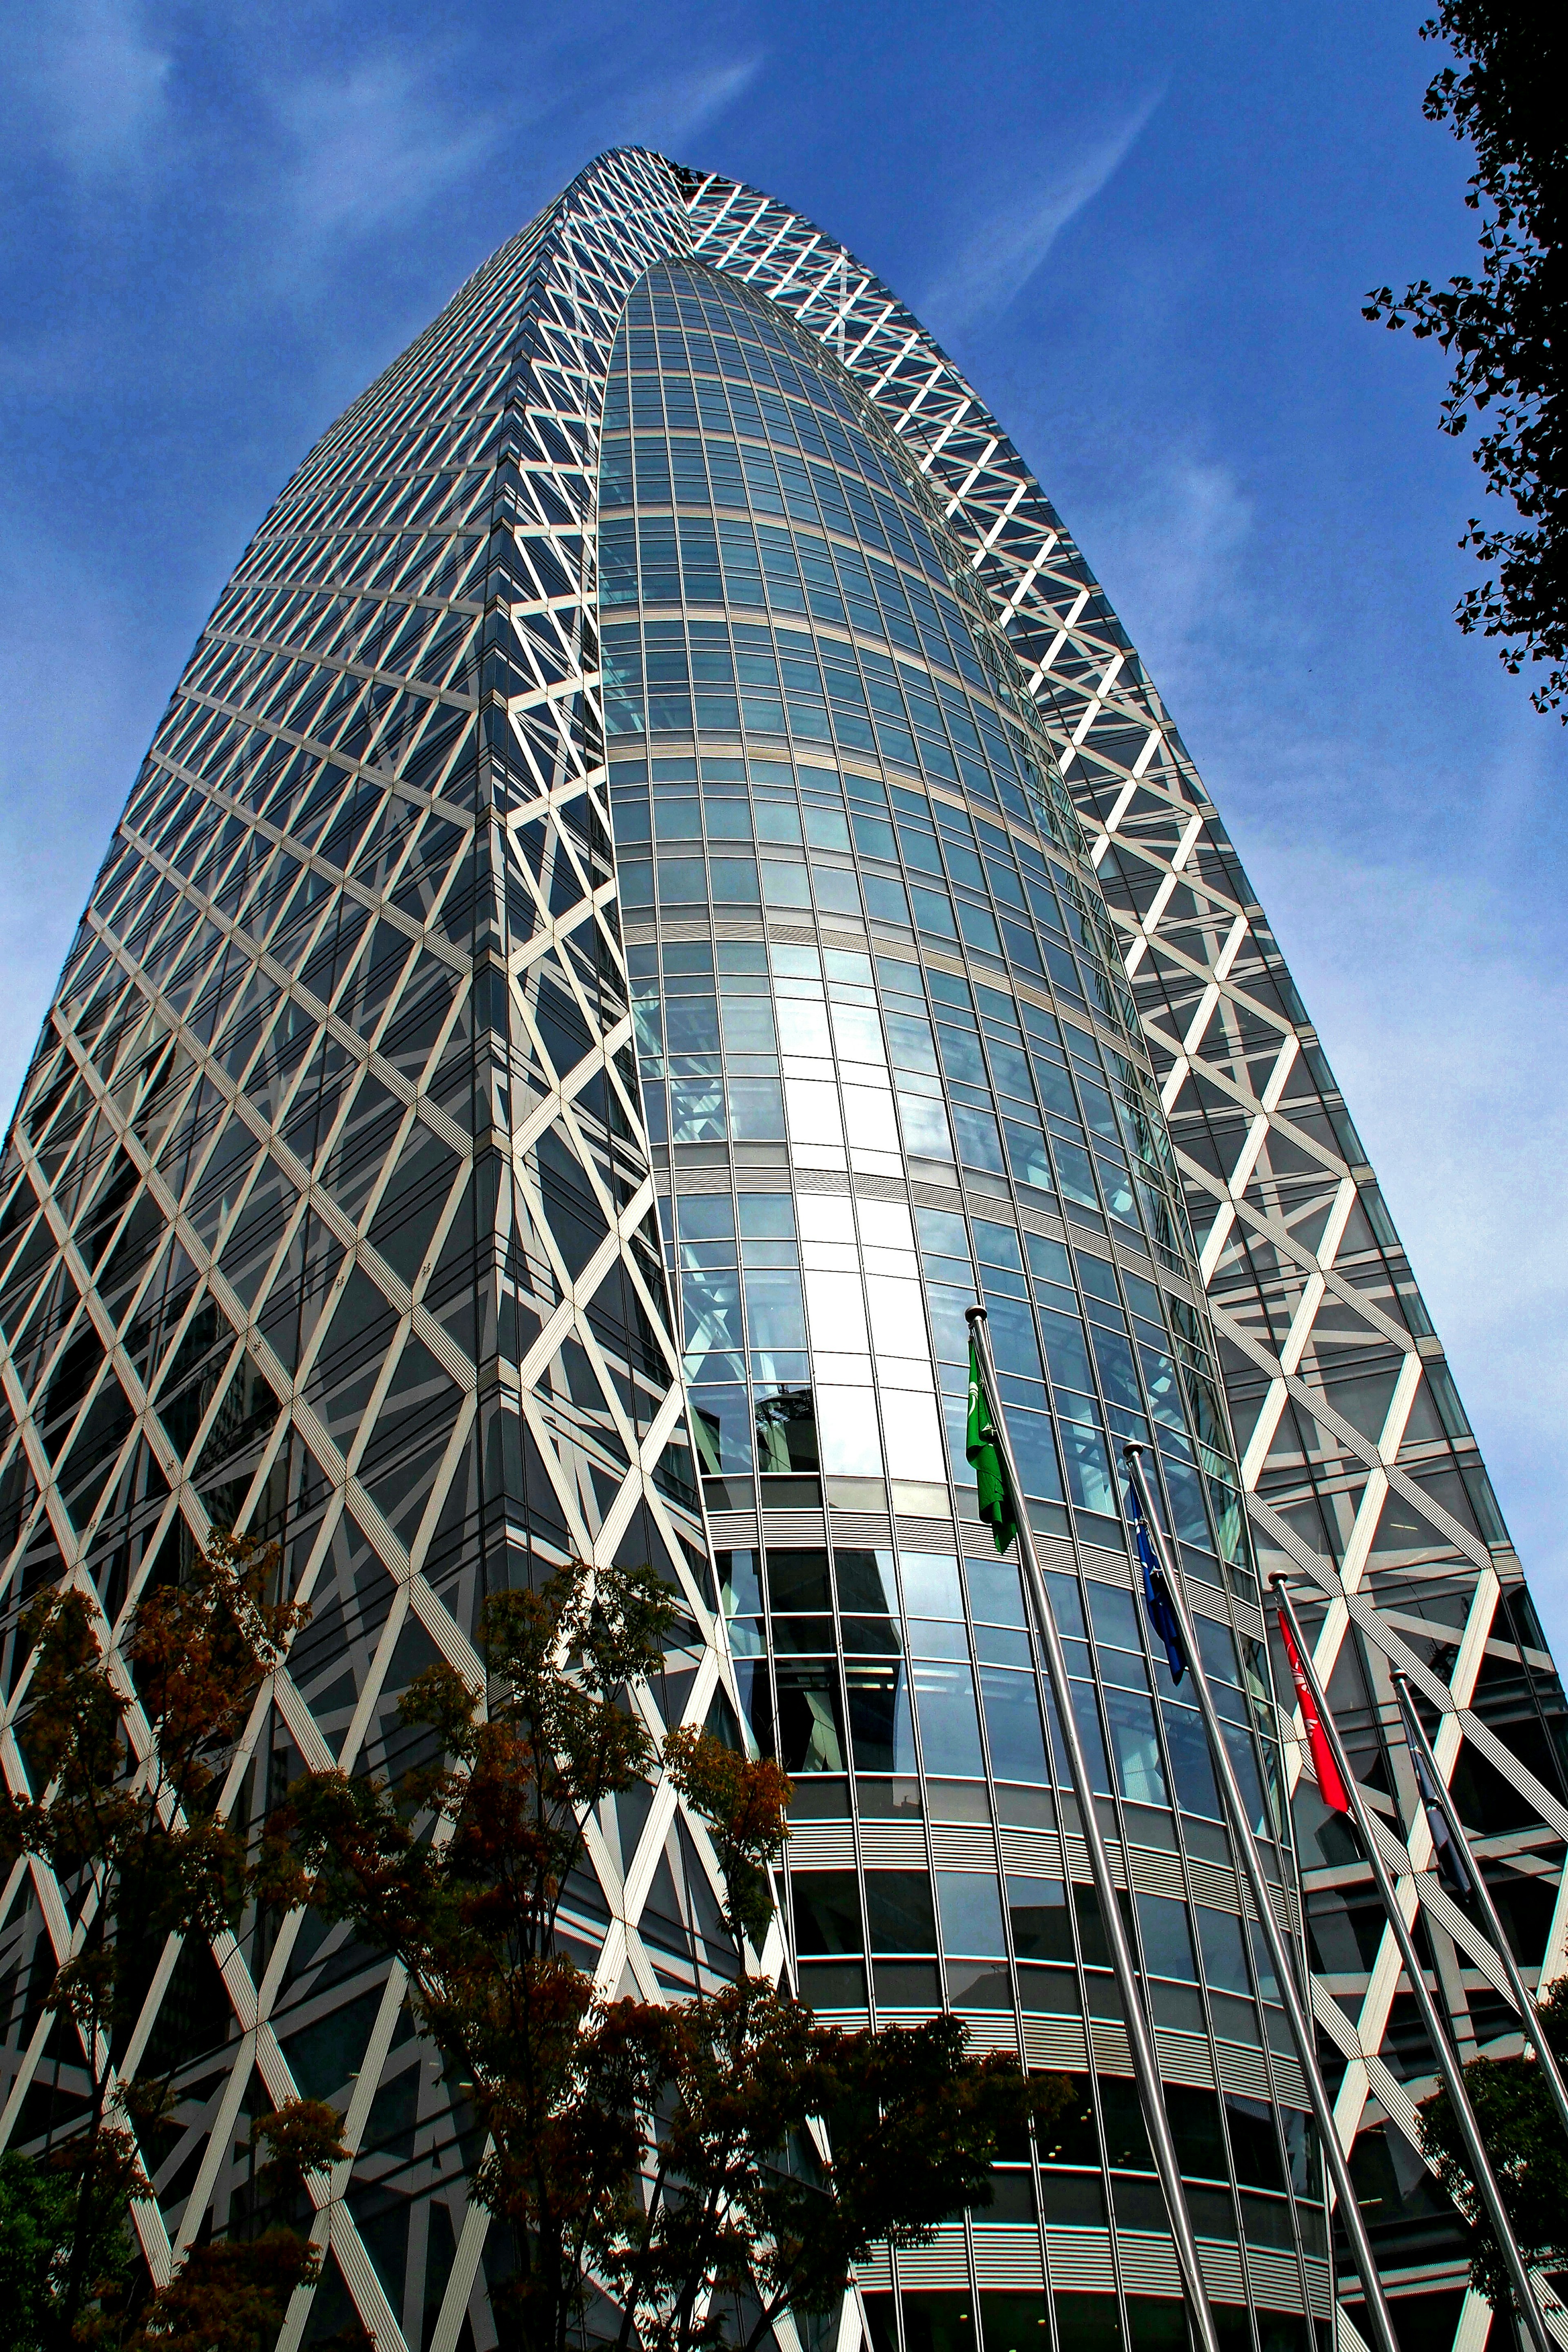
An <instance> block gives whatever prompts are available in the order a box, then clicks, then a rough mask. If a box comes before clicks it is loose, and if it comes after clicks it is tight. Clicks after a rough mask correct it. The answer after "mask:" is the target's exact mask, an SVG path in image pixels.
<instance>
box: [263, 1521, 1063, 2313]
mask: <svg viewBox="0 0 1568 2352" xmlns="http://www.w3.org/2000/svg"><path fill="white" fill-rule="evenodd" d="M675 1630H676V1620H675V1614H674V1611H673V1608H672V1606H671V1602H670V1598H669V1595H668V1591H667V1590H666V1588H665V1587H664V1586H663V1585H662V1584H661V1583H660V1582H659V1581H658V1579H657V1578H656V1577H655V1576H653V1575H652V1573H651V1572H650V1571H648V1570H631V1571H622V1570H606V1569H597V1570H594V1569H590V1568H588V1567H586V1566H584V1564H583V1563H581V1562H578V1563H574V1564H573V1565H571V1566H569V1567H567V1568H564V1569H562V1570H559V1571H558V1572H557V1573H556V1574H554V1575H553V1576H552V1577H551V1578H550V1579H549V1580H547V1581H546V1582H544V1583H543V1584H542V1586H541V1587H540V1588H539V1589H538V1590H537V1591H515V1592H505V1593H499V1594H495V1595H492V1597H491V1598H490V1600H489V1601H488V1602H487V1604H486V1607H485V1610H484V1612H483V1615H482V1618H481V1622H480V1626H479V1648H480V1651H481V1654H482V1655H483V1658H484V1662H485V1666H486V1669H487V1676H486V1685H485V1687H484V1688H483V1689H481V1690H476V1689H471V1688H470V1687H469V1685H468V1684H467V1683H466V1682H465V1681H464V1680H463V1678H462V1677H461V1676H460V1675H458V1674H457V1673H455V1672H454V1671H453V1670H452V1669H451V1668H450V1667H449V1666H447V1665H438V1666H435V1667H432V1668H430V1669H429V1670H428V1671H427V1672H426V1674H424V1675H421V1676H420V1677H419V1678H418V1679H417V1680H416V1683H415V1684H414V1685H412V1687H411V1688H410V1689H409V1691H408V1692H407V1694H406V1695H405V1698H404V1700H403V1702H402V1713H403V1717H404V1720H405V1722H407V1723H410V1724H416V1725H422V1726H424V1727H426V1728H427V1729H428V1730H429V1731H431V1732H433V1733H434V1734H435V1735H436V1739H435V1745H436V1747H437V1749H438V1751H439V1752H438V1754H437V1757H436V1759H434V1760H432V1761H431V1762H429V1763H427V1764H426V1765H424V1766H423V1767H421V1768H420V1769H416V1770H414V1771H412V1772H410V1773H409V1774H408V1775H407V1776H406V1777H405V1780H404V1781H403V1783H402V1785H401V1787H400V1788H399V1789H398V1790H392V1789H390V1788H388V1787H387V1786H386V1784H385V1783H384V1782H382V1781H379V1780H350V1779H348V1778H347V1777H346V1776H345V1775H343V1774H342V1773H337V1772H316V1773H310V1774H308V1775H306V1776H305V1778H304V1779H302V1780H299V1781H297V1782H296V1783H295V1784H294V1786H293V1788H292V1789H291V1790H289V1797H288V1801H287V1803H286V1804H285V1806H284V1807H283V1808H282V1809H281V1810H280V1811H279V1813H278V1814H277V1815H276V1816H275V1818H274V1820H273V1822H272V1824H271V1828H270V1832H269V1835H270V1843H271V1853H272V1862H271V1866H270V1879H269V1882H268V1886H269V1891H270V1893H271V1895H273V1897H274V1898H275V1899H276V1900H278V1901H279V1902H286V1903H291V1902H310V1903H314V1904H316V1905H317V1906H320V1907H321V1909H323V1910H324V1911H325V1912H326V1913H327V1915H328V1916H331V1917H334V1918H342V1919H348V1920H352V1922H353V1927H354V1929H355V1932H356V1933H357V1934H358V1935H360V1936H362V1937H364V1938H365V1939H366V1940H367V1941H369V1942H371V1943H373V1944H376V1945H378V1946H380V1947H381V1948H383V1949H384V1950H387V1951H390V1952H394V1953H395V1954H396V1956H397V1958H399V1959H400V1960H401V1961H402V1963H403V1965H404V1967H405V1969H406V1970H407V1972H408V1980H409V1995H410V1999H411V2000H412V2002H413V2005H414V2008H415V2011H416V2016H417V2018H418V2021H419V2023H420V2025H421V2026H422V2027H423V2029H424V2031H425V2032H426V2033H428V2035H429V2036H430V2038H431V2040H432V2041H433V2042H435V2043H436V2044H437V2047H438V2048H439V2049H440V2051H441V2052H442V2053H443V2055H444V2057H445V2058H446V2060H447V2065H448V2069H449V2073H450V2078H451V2080H452V2082H453V2083H454V2084H455V2086H457V2088H458V2091H459V2093H460V2094H461V2095H465V2096H467V2097H468V2098H471V2100H472V2101H473V2104H474V2106H475V2108H476V2110H477V2116H478V2120H479V2124H480V2125H481V2126H482V2130H481V2132H480V2133H479V2134H478V2135H476V2136H475V2138H476V2145H477V2144H478V2143H479V2142H480V2141H482V2142H483V2144H484V2145H483V2152H482V2154H481V2155H480V2156H479V2158H478V2160H477V2162H476V2164H475V2167H474V2169H473V2172H472V2175H471V2185H472V2189H473V2194H474V2195H475V2197H476V2198H477V2200H479V2202H480V2203H481V2204H482V2205H484V2206H486V2207H487V2208H488V2209H489V2211H490V2212H491V2213H492V2214H494V2215H495V2216H497V2218H498V2219H500V2220H501V2221H504V2222H506V2223H507V2224H508V2225H509V2227H510V2238H511V2243H512V2247H513V2249H514V2254H515V2267H514V2269H513V2272H512V2274H511V2276H510V2279H509V2280H507V2281H505V2282H503V2283H502V2284H500V2285H499V2286H498V2287H497V2288H496V2289H495V2308H496V2314H497V2318H498V2321H499V2322H500V2326H501V2327H502V2329H503V2331H505V2333H504V2336H503V2340H504V2341H509V2342H511V2343H515V2344H517V2345H520V2346H521V2347H525V2348H526V2352H565V2348H566V2347H567V2346H568V2344H570V2343H571V2342H572V2341H573V2340H574V2338H575V2336H577V2334H578V2333H579V2331H580V2329H581V2326H582V2323H583V2319H584V2313H585V2311H586V2308H587V2305H588V2303H589V2301H590V2298H591V2296H592V2294H593V2282H595V2281H597V2282H598V2283H599V2284H600V2285H601V2286H602V2287H603V2288H605V2289H606V2290H607V2291H608V2292H609V2294H611V2295H612V2297H613V2298H614V2300H615V2302H616V2304H617V2305H618V2306H619V2310H620V2314H621V2318H620V2323H619V2324H620V2338H619V2340H620V2347H621V2352H629V2347H633V2346H636V2347H638V2352H702V2347H715V2346H718V2345H721V2344H724V2345H731V2346H733V2347H737V2352H741V2347H756V2346H758V2345H760V2344H761V2343H763V2341H764V2340H765V2339H766V2337H767V2336H768V2334H769V2332H770V2329H771V2326H772V2323H773V2320H774V2319H775V2318H776V2317H777V2316H778V2315H779V2314H780V2312H782V2311H783V2310H784V2309H785V2308H786V2307H791V2308H794V2309H795V2310H796V2311H799V2312H803V2313H804V2312H807V2311H822V2310H826V2309H830V2308H832V2307H833V2306H834V2305H836V2303H837V2300H838V2297H839V2296H840V2295H841V2294H842V2293H843V2291H844V2288H845V2285H846V2284H847V2280H848V2277H849V2274H850V2271H851V2268H852V2266H853V2264H854V2263H856V2262H857V2261H858V2260H859V2259H861V2258H863V2257H864V2255H865V2254H866V2253H867V2252H868V2251H869V2249H870V2247H871V2245H872V2244H873V2243H874V2242H876V2241H878V2240H880V2239H891V2240H892V2241H893V2242H895V2243H898V2244H903V2245H909V2244H913V2243H917V2242H921V2241H922V2240H924V2239H928V2238H929V2237H930V2235H931V2232H932V2231H934V2229H935V2228H936V2226H937V2224H938V2223H939V2222H940V2221H942V2220H943V2219H944V2218H946V2217H947V2216H948V2215H950V2214H952V2213H953V2212H954V2211H956V2210H960V2209H962V2208H963V2206H965V2205H976V2204H985V2203H988V2202H989V2201H990V2196H991V2179H990V2175H991V2167H992V2164H993V2161H994V2158H995V2155H996V2150H997V2146H998V2140H999V2136H1001V2135H1009V2136H1011V2135H1013V2134H1016V2132H1017V2130H1018V2129H1019V2128H1020V2127H1023V2126H1026V2123H1027V2120H1028V2117H1029V2116H1030V2114H1031V2113H1033V2112H1038V2113H1041V2114H1046V2113H1052V2112H1054V2111H1055V2108H1056V2106H1057V2105H1058V2104H1059V2103H1060V2100H1061V2097H1062V2095H1063V2093H1062V2086H1061V2084H1060V2083H1059V2082H1058V2079H1057V2078H1054V2077H1052V2078H1048V2079H1047V2078H1037V2079H1036V2081H1035V2082H1034V2084H1028V2083H1026V2079H1025V2077H1024V2076H1023V2074H1021V2073H1020V2071H1019V2069H1018V2067H1017V2065H1016V2062H1015V2061H1013V2060H1010V2059H1005V2058H1003V2057H1001V2056H999V2055H988V2056H985V2057H982V2058H972V2057H971V2056H969V2055H968V2053H967V2052H966V2049H965V2046H964V2043H965V2036H964V2032H963V2027H962V2026H961V2025H960V2024H959V2023H958V2022H957V2021H956V2020H953V2019H951V2018H939V2019H935V2020H933V2021H931V2023H929V2024H927V2025H923V2026H920V2027H918V2028H915V2029H913V2030H912V2031H908V2032H904V2031H890V2032H881V2033H879V2034H871V2033H859V2034H845V2033H840V2032H836V2031H834V2030H832V2029H830V2028H827V2027H825V2026H821V2025H819V2024H818V2023H817V2021H816V2019H815V2017H814V2016H813V2014H812V2012H811V2011H809V2010H808V2009H806V2008H805V2006H804V2004H803V2003H802V2002H800V2001H799V2000H796V1999H795V1997H794V1996H793V1995H792V1994H791V1993H790V1992H789V1990H787V1988H784V1987H780V1986H777V1985H775V1984H774V1983H773V1980H772V1979H771V1978H770V1977H767V1976H764V1975H763V1974H762V1973H761V1972H760V1970H759V1969H757V1968H756V1966H755V1960H756V1956H757V1953H758V1952H759V1950H760V1949H761V1948H762V1947H763V1944H764V1943H765V1942H766V1940H767V1937H768V1933H769V1930H770V1927H772V1924H773V1893H772V1887H771V1884H770V1880H769V1867H770V1865H771V1864H773V1862H774V1861H775V1860H776V1859H777V1857H778V1855H779V1854H780V1853H781V1852H782V1850H783V1846H784V1840H785V1837H786V1835H787V1833H788V1832H787V1823H786V1821H785V1815H784V1808H785V1806H786V1804H787V1802H788V1801H789V1798H790V1795H791V1793H792V1791H791V1788H790V1783H789V1781H788V1780H786V1779H785V1778H784V1775H783V1773H782V1772H781V1771H780V1770H779V1769H778V1767H777V1766H776V1765H775V1764H774V1763H773V1762H772V1761H770V1760H769V1759H766V1758H761V1759H759V1758H748V1757H746V1756H743V1755H741V1754H739V1753H737V1752H736V1751H735V1750H734V1749H732V1748H728V1747H726V1746H724V1745H723V1743H722V1742H721V1741H719V1740H718V1739H715V1738H713V1737H712V1736H711V1735H710V1734H709V1733H707V1732H704V1731H700V1730H697V1729H694V1728H691V1727H684V1728H681V1729H679V1730H677V1731H675V1732H673V1733H671V1734H670V1735H669V1736H668V1738H667V1739H666V1741H665V1743H664V1748H663V1757H664V1761H665V1764H666V1767H667V1769H668V1774H669V1777H670V1779H671V1780H673V1782H674V1783H675V1785H676V1787H677V1788H678V1789H679V1790H681V1792H682V1793H683V1794H684V1795H685V1797H686V1798H687V1800H688V1802H689V1806H690V1808H691V1810H692V1811H693V1812H694V1813H695V1814H696V1815H698V1816H699V1817H700V1820H701V1821H702V1822H705V1823H706V1824H707V1827H708V1831H709V1833H710V1838H711V1841H712V1845H713V1850H714V1853H715V1858H716V1860H717V1862H718V1864H719V1867H720V1871H721V1876H722V1880H723V1884H724V1886H725V1890H726V1894H725V1905H724V1916H725V1921H726V1925H727V1927H728V1928H729V1931H730V1935H731V1938H732V1942H733V1950H732V1952H731V1953H730V1954H728V1955H726V1954H724V1953H723V1952H718V1953H714V1952H708V1953H706V1954H704V1953H703V1952H702V1951H700V1949H696V1948H694V1951H693V1956H692V1957H693V1961H694V1964H695V1967H696V1976H697V1990H696V1993H695V1995H694V1997H692V1998H690V1999H689V2000H681V2001H676V2002H662V2001H645V2000H636V1999H623V2000H605V1999H603V1998H601V1997H600V1996H599V1995H597V1994H596V1993H595V1986H594V1980H593V1979H592V1977H591V1976H589V1975H588V1974H587V1973H586V1971H585V1970H584V1969H583V1968H582V1967H581V1966H580V1965H579V1964H578V1962H577V1960H576V1959H575V1958H574V1957H573V1956H572V1953H571V1952H570V1951H569V1950H568V1949H566V1948H564V1946H563V1935H562V1931H561V1914H562V1908H563V1903H564V1902H565V1900H566V1899H567V1895H568V1889H569V1883H570V1881H571V1878H572V1875H573V1874H574V1871H576V1870H577V1869H578V1867H579V1865H580V1864H582V1862H583V1860H584V1852H585V1846H586V1842H587V1837H588V1832H589V1824H590V1823H591V1822H592V1818H593V1815H594V1813H595V1811H596V1810H597V1809H598V1808H599V1807H601V1806H602V1805H604V1804H605V1803H606V1802H607V1801H609V1800H611V1799H613V1798H614V1797H615V1796H616V1795H617V1794H619V1793H621V1792H624V1791H629V1790H632V1789H634V1788H637V1787H638V1786H640V1785H641V1784H643V1783H645V1782H647V1780H650V1779H651V1778H653V1777H654V1775H655V1773H656V1771H657V1769H658V1760H659V1758H658V1750H657V1749H656V1748H655V1745H654V1741H653V1738H652V1736H651V1734H650V1732H649V1731H648V1729H647V1726H646V1724H645V1721H644V1717H643V1715H642V1712H641V1710H640V1707H639V1705H638V1698H637V1689H638V1685H639V1684H641V1683H642V1682H644V1681H646V1680H647V1679H648V1678H649V1677H650V1676H652V1675H656V1674H658V1672H660V1671H661V1669H662V1666H663V1663H664V1651H665V1648H666V1646H667V1644H668V1641H669V1640H670V1638H671V1636H672V1634H673V1633H674V1632H675ZM603 2319H604V2314H603V2311H602V2310H601V2312H600V2315H599V2318H598V2320H597V2321H596V2323H595V2334H598V2333H600V2332H602V2326H603Z"/></svg>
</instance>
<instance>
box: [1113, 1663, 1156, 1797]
mask: <svg viewBox="0 0 1568 2352" xmlns="http://www.w3.org/2000/svg"><path fill="white" fill-rule="evenodd" d="M1105 1717H1106V1721H1107V1723H1108V1724H1109V1725H1110V1745H1111V1748H1112V1750H1113V1752H1114V1754H1115V1757H1116V1770H1117V1778H1118V1779H1119V1780H1120V1781H1121V1794H1122V1796H1123V1797H1124V1798H1125V1799H1126V1800H1127V1801H1128V1802H1129V1803H1130V1804H1135V1805H1163V1804H1166V1803H1168V1801H1169V1800H1168V1798H1167V1795H1166V1791H1165V1768H1164V1764H1163V1760H1162V1759H1161V1755H1160V1739H1159V1734H1158V1732H1157V1731H1156V1730H1155V1728H1154V1707H1153V1702H1152V1700H1150V1699H1148V1698H1144V1697H1142V1696H1140V1694H1139V1693H1138V1692H1136V1691H1130V1690H1121V1689H1118V1688H1115V1687H1113V1686H1112V1687H1108V1688H1107V1690H1106V1692H1105Z"/></svg>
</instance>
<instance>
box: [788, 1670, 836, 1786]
mask: <svg viewBox="0 0 1568 2352" xmlns="http://www.w3.org/2000/svg"><path fill="white" fill-rule="evenodd" d="M777 1672H778V1758H779V1762H780V1763H781V1764H782V1765H783V1766H784V1770H785V1771H786V1772H787V1773H789V1774H790V1775H791V1777H792V1778H793V1777H794V1776H795V1775H796V1774H803V1773H807V1772H842V1771H843V1770H844V1769H846V1768H845V1741H844V1713H843V1706H842V1702H841V1700H840V1697H839V1690H838V1669H837V1666H836V1665H833V1664H820V1665H817V1664H795V1662H794V1661H788V1662H785V1663H784V1664H780V1666H779V1667H778V1670H777Z"/></svg>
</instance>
